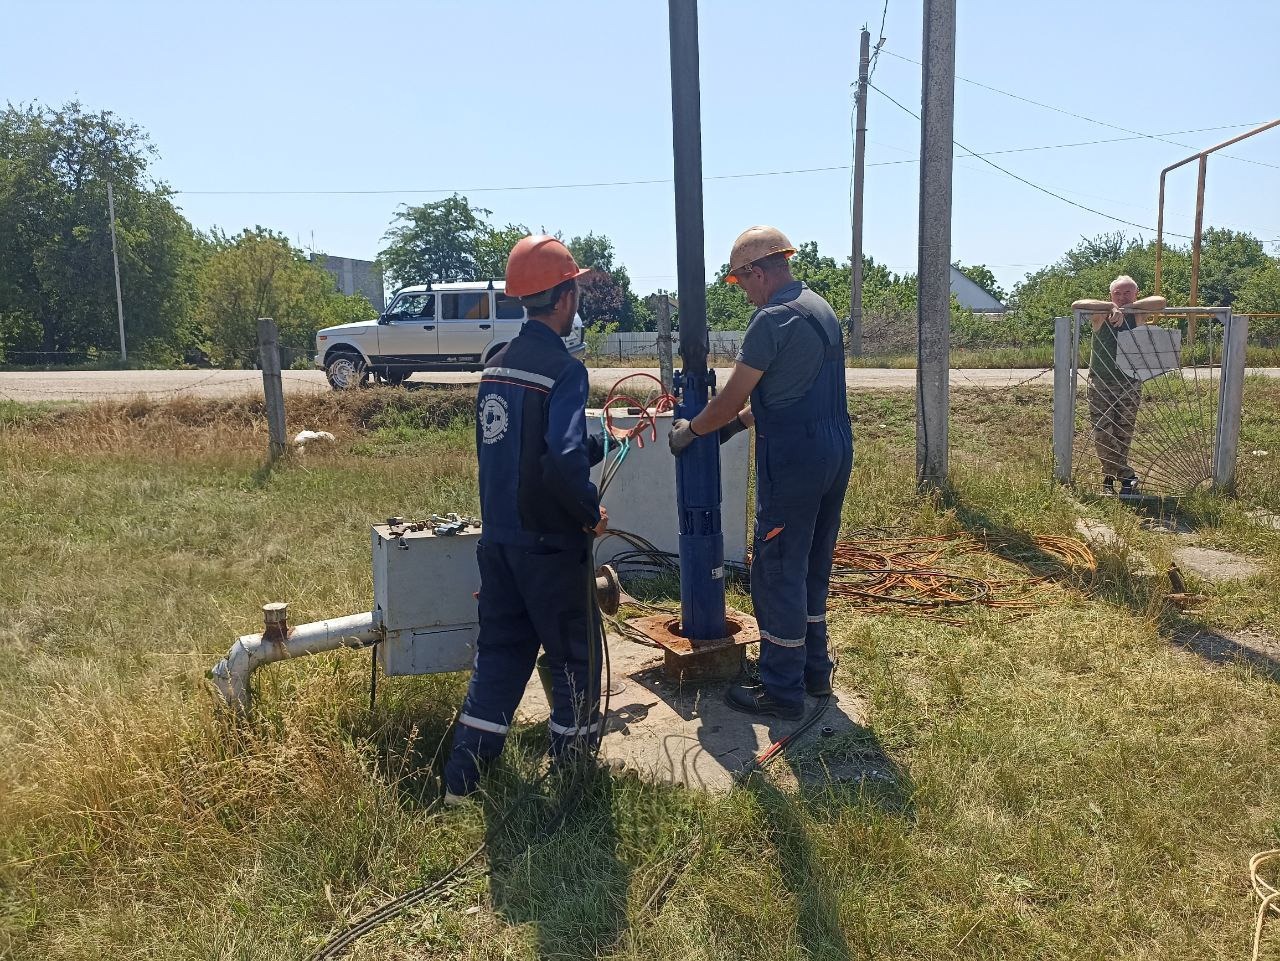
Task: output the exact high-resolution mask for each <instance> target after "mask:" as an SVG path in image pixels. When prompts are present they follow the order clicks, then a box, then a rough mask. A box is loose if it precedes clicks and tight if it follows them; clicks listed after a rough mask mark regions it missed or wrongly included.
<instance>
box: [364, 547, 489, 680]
mask: <svg viewBox="0 0 1280 961" xmlns="http://www.w3.org/2000/svg"><path fill="white" fill-rule="evenodd" d="M371 540H372V552H373V600H374V616H375V618H380V620H381V624H382V626H383V627H384V628H385V630H386V640H384V641H383V642H382V643H381V644H379V645H378V662H379V664H380V665H381V667H382V670H383V672H384V673H385V674H388V675H392V676H395V675H406V674H443V673H446V672H449V671H467V670H470V669H471V665H472V662H473V661H474V659H475V642H476V635H477V634H478V633H479V631H480V623H479V618H478V614H477V610H476V594H477V592H479V590H480V570H479V568H478V567H477V566H476V544H477V543H479V540H480V529H479V528H478V527H475V526H468V527H466V529H464V530H462V531H460V532H459V533H455V534H451V535H448V536H440V535H437V534H435V533H433V532H432V529H431V527H430V525H426V526H424V525H418V524H408V525H396V526H394V527H393V526H390V525H387V524H376V525H374V527H373V531H372V535H371Z"/></svg>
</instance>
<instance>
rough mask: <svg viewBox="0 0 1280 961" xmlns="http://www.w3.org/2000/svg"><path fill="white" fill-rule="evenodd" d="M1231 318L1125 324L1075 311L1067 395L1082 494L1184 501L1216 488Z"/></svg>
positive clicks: (1178, 316) (1215, 313)
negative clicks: (1197, 493) (1204, 490)
mask: <svg viewBox="0 0 1280 961" xmlns="http://www.w3.org/2000/svg"><path fill="white" fill-rule="evenodd" d="M1230 315H1231V312H1230V310H1227V309H1225V308H1223V309H1206V310H1204V311H1200V312H1198V313H1196V312H1189V311H1187V310H1185V309H1184V310H1170V311H1168V312H1166V313H1165V314H1161V315H1159V316H1146V317H1144V316H1140V315H1139V316H1135V315H1133V314H1127V315H1125V319H1124V321H1123V323H1122V324H1121V325H1119V326H1118V327H1117V326H1115V325H1112V324H1111V323H1110V322H1109V321H1108V320H1107V319H1100V320H1101V322H1100V323H1099V322H1098V321H1097V320H1095V319H1094V318H1092V317H1091V316H1090V315H1089V314H1087V313H1084V312H1077V314H1076V316H1075V317H1074V318H1073V324H1072V346H1071V354H1070V356H1071V358H1072V364H1073V366H1072V369H1071V371H1070V377H1071V391H1070V394H1069V395H1068V396H1069V397H1070V398H1071V403H1072V408H1073V416H1072V419H1071V425H1072V448H1071V468H1072V469H1071V473H1070V479H1071V481H1072V483H1073V484H1074V485H1075V486H1076V488H1077V489H1078V490H1081V491H1083V492H1086V493H1093V494H1119V495H1122V496H1148V497H1184V496H1187V495H1189V494H1191V493H1192V492H1194V491H1196V490H1198V489H1205V488H1208V487H1209V486H1211V485H1212V484H1213V483H1214V480H1215V471H1214V468H1215V451H1216V442H1217V439H1218V433H1219V427H1220V420H1221V413H1222V411H1221V404H1222V395H1223V394H1222V384H1223V379H1222V371H1223V359H1224V352H1225V346H1226V340H1225V334H1226V330H1227V324H1228V323H1229V322H1230ZM1236 416H1237V424H1238V411H1237V412H1236ZM1232 456H1234V454H1233V455H1232Z"/></svg>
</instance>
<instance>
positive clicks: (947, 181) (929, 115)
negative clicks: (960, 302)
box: [916, 0, 956, 487]
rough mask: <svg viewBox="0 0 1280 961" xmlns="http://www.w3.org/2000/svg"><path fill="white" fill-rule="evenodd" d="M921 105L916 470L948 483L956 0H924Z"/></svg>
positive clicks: (933, 482) (937, 483)
mask: <svg viewBox="0 0 1280 961" xmlns="http://www.w3.org/2000/svg"><path fill="white" fill-rule="evenodd" d="M921 59H922V60H923V62H924V71H923V77H922V83H921V97H920V99H921V111H920V252H919V275H918V276H919V281H918V282H919V304H918V307H917V314H916V329H917V337H918V338H919V339H918V342H917V348H916V476H917V479H918V480H919V482H920V483H921V484H925V485H929V486H934V487H941V486H943V485H945V484H946V482H947V470H948V466H949V464H948V448H949V441H950V439H949V436H948V434H949V429H950V423H949V422H950V418H951V400H950V396H949V394H948V391H949V390H950V386H951V383H950V367H951V158H952V150H953V146H952V144H953V135H954V113H955V110H954V108H955V89H956V0H925V4H924V56H923V57H922V58H921Z"/></svg>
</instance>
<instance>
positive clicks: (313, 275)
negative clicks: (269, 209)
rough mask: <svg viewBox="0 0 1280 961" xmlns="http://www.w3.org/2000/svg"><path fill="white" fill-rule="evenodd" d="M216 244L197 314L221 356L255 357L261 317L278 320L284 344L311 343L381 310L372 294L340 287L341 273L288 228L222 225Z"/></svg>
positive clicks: (228, 358) (211, 347)
mask: <svg viewBox="0 0 1280 961" xmlns="http://www.w3.org/2000/svg"><path fill="white" fill-rule="evenodd" d="M210 245H211V248H212V252H211V253H210V254H209V256H208V258H207V259H206V261H205V263H204V265H203V267H202V268H201V270H200V274H199V279H198V290H199V298H200V299H199V305H198V307H197V311H196V317H197V320H198V322H199V324H200V325H201V328H202V330H203V332H204V335H205V337H206V338H207V341H206V342H207V346H208V349H209V353H210V354H211V355H212V356H213V357H214V359H215V360H216V361H219V362H222V363H226V362H229V361H230V362H240V363H243V362H246V361H248V360H251V359H252V358H253V357H254V350H255V349H256V348H257V343H258V318H259V317H271V318H273V319H274V320H275V322H276V326H277V327H278V328H279V330H280V343H281V346H284V347H295V348H301V349H306V348H308V347H309V346H311V344H312V343H314V340H315V333H316V331H317V330H319V329H320V328H322V327H328V326H331V325H333V324H339V323H347V322H350V321H354V320H364V319H369V318H372V317H373V316H375V312H374V310H373V308H372V307H371V306H370V305H369V302H368V301H367V300H365V299H364V298H363V297H360V296H351V297H348V296H344V295H343V294H341V293H339V292H338V291H337V289H336V287H335V285H334V280H333V275H332V274H330V273H329V272H328V271H327V270H325V269H324V268H323V267H321V266H320V265H319V264H316V263H313V262H311V261H310V260H308V259H307V257H306V255H305V254H304V253H303V252H302V251H301V250H298V249H296V248H295V247H293V245H292V244H290V243H289V241H288V239H287V238H286V237H285V236H283V235H282V234H278V233H276V232H274V231H272V230H268V229H266V228H263V227H254V228H253V229H252V230H244V231H242V232H241V233H239V234H237V235H235V236H227V235H226V234H222V233H218V232H215V233H214V234H213V236H212V237H211V238H210Z"/></svg>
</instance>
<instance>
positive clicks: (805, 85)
mask: <svg viewBox="0 0 1280 961" xmlns="http://www.w3.org/2000/svg"><path fill="white" fill-rule="evenodd" d="M883 9H884V6H883V3H882V2H881V0H854V2H843V3H841V2H818V0H812V2H810V0H790V2H787V3H777V2H768V3H766V2H757V0H738V2H736V3H729V2H724V0H703V2H702V3H701V11H700V18H701V55H702V128H703V129H702V145H703V168H704V174H705V175H706V176H708V177H709V178H713V177H720V176H723V175H731V174H749V173H762V172H772V171H783V170H797V169H802V168H804V169H807V168H815V167H837V168H845V169H835V170H827V171H821V172H813V173H798V174H790V175H775V176H759V177H743V178H734V179H708V181H707V182H706V186H705V204H706V239H707V253H706V256H707V268H708V272H709V273H711V272H714V270H715V269H716V268H717V267H718V266H719V265H720V264H721V263H722V262H723V261H724V260H725V259H726V257H727V254H728V248H729V245H730V243H731V242H732V240H733V238H734V236H735V235H736V234H737V233H738V231H739V230H741V229H742V228H744V227H746V226H749V225H751V224H754V223H773V224H776V225H778V226H779V227H781V228H783V229H784V230H785V231H786V232H787V233H788V234H789V235H790V236H791V238H792V240H793V241H796V242H801V241H806V240H816V241H817V242H818V243H819V245H820V248H821V249H822V251H823V252H824V253H828V254H832V255H835V256H837V257H839V258H843V257H845V256H847V254H848V250H849V171H848V169H847V165H848V164H849V163H850V162H851V157H852V133H851V125H850V114H851V106H852V95H851V93H852V88H851V85H852V83H853V81H854V80H855V79H856V76H857V45H858V29H859V27H860V26H861V25H862V24H863V23H869V24H870V25H871V29H872V31H873V41H874V36H875V34H876V32H877V31H878V28H879V25H880V20H881V13H882V10H883ZM921 16H922V13H921V4H920V2H919V0H913V2H904V0H889V4H888V15H887V19H886V24H885V35H886V37H887V41H886V44H885V50H886V51H887V52H886V54H884V55H882V56H881V57H880V59H879V62H878V65H877V67H876V70H875V76H874V79H873V82H874V83H875V84H876V85H877V86H879V87H881V88H882V89H883V90H884V91H885V93H887V94H889V95H891V96H892V97H894V98H895V99H897V100H899V101H900V102H901V103H902V104H904V105H905V106H907V107H909V108H911V109H913V110H916V111H917V112H918V109H919V102H920V72H919V67H918V66H916V65H915V64H913V63H909V62H907V61H905V60H902V59H898V58H897V57H894V56H891V55H890V54H897V55H898V56H899V57H906V58H910V59H916V60H918V59H919V57H920V25H921ZM0 18H2V20H0V22H3V23H4V24H5V30H4V35H3V36H2V37H0V91H3V96H4V97H5V98H6V99H8V100H10V101H13V102H25V101H32V100H35V101H40V102H44V103H48V104H59V103H62V102H63V101H66V100H69V99H71V98H79V99H80V100H81V101H82V102H83V103H84V104H85V105H86V106H87V107H89V108H92V109H98V108H106V109H110V110H114V111H116V112H117V113H119V114H121V115H122V116H124V117H126V118H128V119H130V120H132V121H133V122H135V123H137V124H139V125H141V126H142V127H144V128H145V129H146V130H148V131H149V132H150V134H151V136H152V139H153V141H154V143H155V145H156V147H157V148H158V150H159V154H160V156H159V159H158V160H157V161H156V162H155V163H154V166H153V173H154V174H155V175H156V176H157V177H159V178H160V179H163V180H165V181H166V182H168V183H169V184H170V185H171V186H172V187H173V188H175V189H176V190H179V191H183V193H181V194H180V195H179V197H178V198H177V201H178V203H179V205H180V206H181V207H182V209H183V210H184V212H185V213H186V215H187V216H188V217H189V218H190V219H191V220H192V222H193V223H195V224H196V226H198V227H201V228H208V227H210V226H213V225H218V226H220V227H222V228H224V229H227V230H230V231H236V230H239V229H240V228H242V227H245V226H251V225H254V224H262V225H264V226H269V227H272V228H275V229H278V230H281V231H284V232H285V233H287V234H288V235H289V236H290V237H292V238H293V239H294V240H295V241H299V242H300V243H301V245H302V246H303V247H310V246H311V245H312V243H313V237H314V246H315V249H317V250H322V251H325V252H328V253H333V254H339V255H344V256H353V257H372V256H373V255H374V254H376V252H377V251H378V249H379V247H380V246H381V238H382V235H383V234H384V232H385V231H386V229H387V227H388V225H389V223H390V221H391V219H392V217H393V215H394V212H395V210H396V208H397V206H398V205H400V204H404V203H410V204H412V203H422V202H424V201H428V200H433V199H438V198H439V197H442V196H446V195H447V193H448V192H449V191H450V190H451V189H453V188H460V189H463V190H464V192H465V193H466V194H467V196H468V197H469V199H470V200H471V201H472V202H473V203H475V204H477V205H479V206H483V207H487V208H489V209H490V210H492V211H493V220H494V221H495V222H496V223H498V224H505V223H507V222H516V223H524V224H528V225H529V226H531V227H533V228H535V229H536V228H539V227H545V228H546V229H547V230H550V231H555V230H559V231H562V232H563V233H564V234H566V235H572V234H579V233H585V232H587V231H588V230H594V231H596V232H597V233H604V234H607V235H608V236H609V237H610V238H612V240H613V241H614V244H615V247H616V248H617V251H618V255H619V258H620V259H621V261H622V262H623V263H624V264H626V266H627V267H628V269H629V270H630V272H631V274H632V276H633V278H634V282H635V287H636V288H637V290H638V291H639V292H641V293H644V292H646V291H649V290H652V289H655V288H657V287H673V286H674V283H675V278H674V274H675V240H674V236H675V230H674V208H673V200H672V189H671V185H670V184H669V183H651V184H634V185H628V186H613V187H579V188H572V189H536V190H528V189H526V190H501V189H479V188H503V187H528V186H539V185H555V184H580V183H598V182H616V181H629V180H654V179H657V180H663V179H664V178H670V176H671V132H670V87H669V65H668V58H667V14H666V3H665V2H662V0H639V2H634V0H633V2H630V3H606V2H586V0H581V2H569V0H538V2H513V0H470V2H454V0H436V2H421V0H420V2H407V0H365V2H362V3H350V2H348V3H336V2H328V0H311V2H302V0H296V2H291V0H258V2H255V3H247V2H242V0H223V2H218V3H209V2H188V3H182V4H178V3H172V2H165V3H150V2H129V0H116V2H112V3H102V2H86V3H73V2H60V0H43V2H39V3H37V2H34V0H0ZM1277 36H1280V4H1275V3H1274V2H1272V0H1226V2H1219V3H1216V4H1208V5H1206V4H1203V3H1191V2H1182V0H1163V2H1160V3H1154V2H1147V0H1133V2H1128V3H1115V2H1110V3H1103V2H1094V0H1082V2H1077V3H1074V4H1049V3H1029V2H1018V3H1014V2H996V0H962V2H961V3H960V12H959V28H958V37H957V57H956V69H957V73H958V74H959V76H961V77H964V78H968V79H969V80H973V81H978V82H980V83H983V84H987V85H989V86H993V87H998V88H1001V89H1003V90H1006V91H1011V92H1014V93H1017V94H1019V95H1020V96H1023V97H1026V98H1030V99H1033V100H1038V101H1042V102H1043V103H1046V104H1050V105H1053V106H1056V107H1059V108H1061V109H1062V110H1066V111H1070V112H1073V113H1076V114H1081V115H1085V116H1088V117H1091V118H1095V119H1097V120H1100V121H1104V122H1105V123H1108V124H1112V125H1114V126H1116V127H1124V128H1129V129H1131V130H1134V131H1139V132H1141V133H1147V134H1169V133H1171V132H1173V131H1185V130H1191V129H1195V128H1208V127H1220V126H1225V125H1238V126H1232V127H1231V128H1230V129H1223V130H1213V131H1210V130H1205V131H1202V132H1198V133H1184V134H1179V135H1176V136H1170V137H1169V138H1168V139H1171V140H1175V141H1178V142H1179V143H1181V144H1185V145H1187V146H1186V147H1182V146H1176V145H1174V144H1170V143H1162V142H1159V141H1155V140H1151V139H1128V140H1123V141H1120V142H1115V143H1109V144H1098V145H1092V146H1077V147H1064V148H1060V149H1053V150H1035V151H1025V152H1019V153H1007V154H1002V155H999V156H993V157H992V158H991V159H992V160H993V161H995V162H997V163H999V164H1001V165H1002V166H1005V167H1007V168H1008V169H1009V170H1011V171H1013V172H1015V173H1017V174H1018V175H1020V176H1022V177H1025V178H1027V179H1029V180H1032V181H1035V182H1036V183H1039V184H1041V185H1043V186H1045V187H1048V188H1050V189H1052V190H1054V191H1056V192H1058V193H1061V194H1063V195H1064V196H1066V197H1067V198H1069V199H1071V200H1073V201H1076V202H1077V203H1080V204H1084V205H1085V206H1089V207H1094V208H1096V209H1097V210H1100V211H1104V212H1106V213H1110V214H1113V215H1114V216H1117V217H1120V218H1122V219H1124V220H1130V221H1134V222H1135V223H1138V224H1142V225H1148V226H1152V225H1154V224H1155V216H1156V187H1157V176H1158V173H1159V170H1160V168H1161V167H1162V166H1164V165H1165V164H1168V163H1171V162H1173V161H1175V160H1179V159H1181V158H1182V157H1184V156H1186V155H1187V154H1189V153H1192V152H1194V150H1198V149H1201V148H1203V147H1206V146H1210V145H1212V144H1214V143H1217V142H1218V141H1219V140H1222V139H1226V138H1227V137H1229V136H1232V135H1234V134H1235V133H1237V132H1242V131H1243V130H1244V129H1246V127H1245V126H1244V125H1248V124H1255V123H1262V122H1265V121H1267V120H1271V119H1275V118H1276V117H1280V92H1278V90H1277V87H1276V84H1275V77H1274V49H1273V48H1274V40H1275V38H1276V37H1277ZM868 126H869V131H868V149H867V161H868V165H869V166H868V170H867V194H868V201H867V212H866V249H867V252H868V253H869V254H871V255H872V256H874V257H876V258H877V259H878V260H880V261H882V262H885V263H887V264H888V265H890V266H891V267H892V268H894V269H897V270H914V268H915V263H916V253H915V243H916V223H917V216H918V213H917V207H916V196H917V178H918V170H917V165H916V164H915V163H914V162H913V160H914V158H915V157H916V156H917V154H918V149H919V129H918V124H917V122H916V121H915V120H914V119H913V118H911V117H910V116H908V115H907V114H906V113H904V112H902V111H901V110H900V109H899V108H897V107H895V106H893V105H892V104H891V103H889V102H888V101H887V100H886V99H884V97H882V96H880V95H878V94H876V93H873V94H872V96H871V100H870V101H869V119H868ZM955 135H956V139H957V140H958V141H960V142H961V143H963V144H965V145H966V146H968V147H970V148H972V149H974V150H976V151H992V150H1009V149H1014V148H1025V147H1040V146H1045V145H1056V144H1068V143H1078V142H1082V141H1093V140H1101V139H1108V138H1119V137H1130V136H1132V135H1130V134H1126V133H1125V132H1123V131H1121V130H1117V129H1114V127H1107V126H1102V125H1099V124H1097V123H1091V122H1088V121H1086V120H1082V119H1077V118H1074V117H1071V116H1067V115H1065V114H1063V113H1059V112H1054V111H1051V110H1048V109H1044V108H1042V107H1037V106H1033V105H1031V104H1028V103H1025V102H1021V101H1018V100H1015V99H1012V98H1010V97H1007V96H1003V95H1001V94H998V93H994V92H992V91H989V90H986V89H983V88H981V87H978V86H976V85H974V84H971V83H966V82H964V81H958V82H957V89H956V129H955ZM1188 148H1191V149H1188ZM1230 152H1231V153H1233V154H1235V155H1237V156H1238V157H1244V158H1250V159H1252V160H1255V161H1261V162H1263V163H1266V164H1271V165H1274V166H1262V165H1260V164H1256V163H1246V162H1242V161H1239V160H1233V159H1229V158H1227V157H1222V156H1219V157H1217V158H1215V159H1213V160H1212V161H1211V163H1210V168H1209V187H1208V194H1207V202H1206V223H1208V224H1215V225H1222V226H1230V227H1236V228H1240V229H1246V230H1250V231H1252V232H1253V233H1255V234H1257V235H1258V236H1260V237H1263V238H1265V239H1268V240H1270V239H1272V238H1277V239H1280V199H1278V198H1280V189H1278V188H1280V129H1278V130H1277V131H1275V132H1271V133H1268V134H1263V135H1261V136H1260V137H1257V138H1255V139H1254V140H1253V141H1251V142H1247V143H1245V144H1242V145H1240V146H1238V147H1236V148H1232V150H1231V151H1230ZM902 161H906V162H902ZM1194 170H1195V168H1194V165H1189V166H1188V167H1186V168H1184V169H1183V170H1182V171H1179V172H1178V173H1176V174H1174V175H1172V179H1171V182H1170V191H1169V197H1168V214H1167V221H1166V223H1167V225H1168V229H1170V230H1172V231H1175V232H1180V233H1190V229H1191V225H1192V218H1193V212H1194V211H1193V203H1194V184H1195V173H1194ZM430 190H434V191H436V192H430V193H429V192H426V191H430ZM197 191H396V192H393V193H377V194H375V193H365V194H313V195H298V194H294V195H289V194H230V193H224V194H206V193H197ZM1110 229H1125V230H1128V231H1129V232H1130V233H1136V232H1137V231H1136V229H1135V228H1132V227H1123V228H1121V227H1120V225H1118V224H1115V223H1112V222H1111V221H1108V220H1106V219H1105V218H1103V217H1100V216H1097V215H1096V214H1092V213H1087V212H1085V211H1083V210H1079V209H1077V208H1074V207H1071V206H1069V205H1068V204H1066V203H1063V202H1062V201H1061V200H1057V199H1054V198H1051V197H1048V196H1046V195H1044V194H1042V193H1038V192H1036V191H1035V190H1033V189H1032V188H1030V187H1027V186H1025V185H1024V184H1021V183H1018V182H1016V181H1014V180H1012V179H1009V178H1007V177H1005V176H1004V175H1002V174H1000V173H999V172H997V171H994V170H991V169H990V168H987V167H984V165H983V164H982V163H981V162H979V161H977V160H974V159H972V158H969V159H958V160H957V162H956V168H955V206H954V215H953V257H954V258H959V259H960V260H963V261H964V262H966V263H986V264H988V265H991V266H992V267H993V269H994V270H995V273H996V275H997V277H998V278H999V279H1000V280H1001V281H1002V282H1003V283H1004V284H1005V285H1006V286H1010V285H1012V283H1014V282H1015V281H1017V280H1018V279H1019V278H1021V277H1022V276H1023V275H1024V274H1026V273H1027V272H1028V271H1029V270H1034V269H1036V268H1037V267H1038V266H1039V265H1041V264H1045V263H1048V262H1050V261H1053V260H1055V259H1056V258H1057V257H1059V256H1060V255H1061V254H1062V253H1063V252H1064V251H1065V250H1066V249H1067V248H1068V247H1070V246H1071V245H1073V244H1074V243H1075V242H1076V241H1077V240H1078V239H1079V238H1080V237H1081V236H1085V235H1090V236H1091V235H1094V234H1097V233H1100V232H1103V231H1106V230H1110ZM1268 249H1270V250H1271V251H1272V252H1280V244H1273V245H1271V246H1270V247H1269V248H1268Z"/></svg>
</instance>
